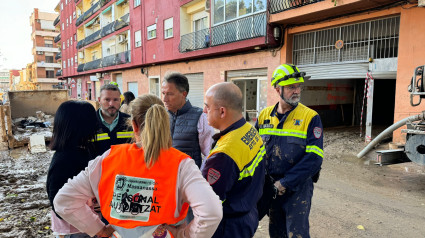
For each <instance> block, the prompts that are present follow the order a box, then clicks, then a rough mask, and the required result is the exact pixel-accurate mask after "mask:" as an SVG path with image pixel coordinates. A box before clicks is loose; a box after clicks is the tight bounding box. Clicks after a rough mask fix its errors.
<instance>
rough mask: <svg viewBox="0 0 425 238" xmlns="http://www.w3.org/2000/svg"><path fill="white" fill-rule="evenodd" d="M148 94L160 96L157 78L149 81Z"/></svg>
mask: <svg viewBox="0 0 425 238" xmlns="http://www.w3.org/2000/svg"><path fill="white" fill-rule="evenodd" d="M149 93H151V94H153V95H156V96H158V97H159V96H160V87H159V78H157V77H154V78H150V79H149Z"/></svg>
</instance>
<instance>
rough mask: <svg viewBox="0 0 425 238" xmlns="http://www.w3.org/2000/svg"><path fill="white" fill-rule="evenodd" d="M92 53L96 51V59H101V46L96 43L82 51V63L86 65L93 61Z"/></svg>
mask: <svg viewBox="0 0 425 238" xmlns="http://www.w3.org/2000/svg"><path fill="white" fill-rule="evenodd" d="M94 51H96V59H100V58H102V44H101V43H98V44H96V45H94V46H92V47H89V48H86V49H85V50H84V62H86V63H87V62H90V61H93V58H92V53H93V52H94Z"/></svg>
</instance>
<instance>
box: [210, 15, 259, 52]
mask: <svg viewBox="0 0 425 238" xmlns="http://www.w3.org/2000/svg"><path fill="white" fill-rule="evenodd" d="M266 25H267V20H266V13H265V12H262V13H257V14H254V15H251V16H248V17H244V18H240V19H236V20H233V21H228V22H225V23H222V24H220V25H216V26H214V27H212V28H211V46H216V45H223V44H228V43H231V42H236V41H241V40H248V39H253V38H257V37H260V36H265V35H266Z"/></svg>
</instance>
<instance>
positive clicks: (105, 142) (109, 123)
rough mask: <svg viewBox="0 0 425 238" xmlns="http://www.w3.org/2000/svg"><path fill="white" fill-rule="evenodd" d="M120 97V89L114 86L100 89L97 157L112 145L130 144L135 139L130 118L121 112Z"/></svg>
mask: <svg viewBox="0 0 425 238" xmlns="http://www.w3.org/2000/svg"><path fill="white" fill-rule="evenodd" d="M120 95H121V93H120V90H119V88H118V87H117V86H116V85H114V84H105V85H103V86H102V87H101V88H100V97H99V104H100V108H99V110H98V111H97V113H96V114H97V119H98V121H99V123H98V124H99V128H98V131H97V141H96V142H95V144H96V153H97V155H101V154H103V153H104V152H105V151H107V150H108V149H110V148H111V145H117V144H124V143H130V142H131V138H132V137H133V131H132V128H131V126H129V125H127V120H128V118H129V117H130V116H129V115H128V114H125V113H122V112H120V111H119V108H120V103H121V98H120Z"/></svg>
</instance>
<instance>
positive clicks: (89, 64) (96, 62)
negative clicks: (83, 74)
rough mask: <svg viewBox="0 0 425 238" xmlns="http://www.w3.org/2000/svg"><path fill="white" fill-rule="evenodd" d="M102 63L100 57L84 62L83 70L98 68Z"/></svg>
mask: <svg viewBox="0 0 425 238" xmlns="http://www.w3.org/2000/svg"><path fill="white" fill-rule="evenodd" d="M101 65H102V59H97V60H93V61H90V62H87V63H85V64H84V71H88V70H92V69H98V68H100V67H101ZM77 69H78V68H77Z"/></svg>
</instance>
